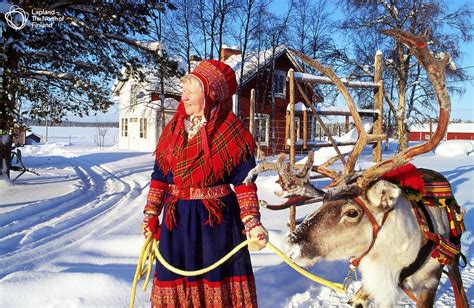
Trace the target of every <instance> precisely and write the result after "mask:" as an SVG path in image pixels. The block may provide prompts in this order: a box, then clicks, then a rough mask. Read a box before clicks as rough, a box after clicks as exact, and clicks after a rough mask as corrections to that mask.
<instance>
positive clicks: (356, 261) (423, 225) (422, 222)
mask: <svg viewBox="0 0 474 308" xmlns="http://www.w3.org/2000/svg"><path fill="white" fill-rule="evenodd" d="M353 200H354V201H355V202H356V203H357V204H358V205H360V206H361V207H362V209H363V210H364V213H365V215H367V219H368V220H369V222H370V224H371V225H372V241H371V243H370V245H369V247H368V248H367V249H366V250H365V251H364V253H362V254H361V255H360V256H359V257H357V258H352V259H350V260H349V265H350V267H351V269H352V270H355V268H357V267H359V265H360V262H361V260H362V259H363V258H364V257H365V256H366V255H367V254H368V253H369V252H370V251H371V250H372V248H373V247H374V244H375V241H376V240H377V236H378V234H379V232H380V229H382V227H383V225H384V224H385V221H386V220H387V217H388V215H389V214H390V213H391V212H392V210H393V208H392V209H390V210H389V211H387V212H385V214H384V215H383V218H382V222H381V223H380V225H379V224H378V223H377V220H376V219H375V217H374V215H373V214H372V212H371V211H370V210H369V208H368V207H367V206H366V205H365V203H364V202H363V201H362V200H361V199H360V198H358V197H355V198H353ZM413 211H414V213H415V217H416V219H417V222H418V225H419V226H420V229H421V231H422V233H423V235H424V237H425V238H426V239H427V240H429V241H430V240H431V241H434V242H435V243H436V244H438V246H439V245H440V243H441V242H443V241H442V238H441V236H440V235H439V234H434V233H432V232H429V231H427V222H426V218H425V217H423V215H422V214H421V213H420V211H419V209H418V208H417V207H416V205H415V204H413ZM449 248H451V247H449ZM459 252H460V251H457V253H459ZM454 253H455V252H454ZM440 263H441V262H440ZM454 266H456V265H454ZM443 272H444V273H446V274H447V275H448V277H449V279H450V281H451V284H452V286H453V290H454V298H455V301H456V307H463V304H462V296H461V293H460V289H459V286H458V285H457V283H456V281H455V279H454V277H453V276H452V274H451V272H446V271H444V270H443ZM400 288H401V289H402V290H403V291H404V292H405V293H406V294H407V296H408V297H410V298H411V299H412V300H413V301H414V302H415V303H418V299H417V298H416V297H415V295H414V294H413V293H412V292H411V291H410V290H408V289H407V288H405V286H404V285H403V283H402V282H400Z"/></svg>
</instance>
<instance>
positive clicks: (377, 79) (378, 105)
mask: <svg viewBox="0 0 474 308" xmlns="http://www.w3.org/2000/svg"><path fill="white" fill-rule="evenodd" d="M374 83H376V84H378V85H379V86H378V87H377V88H376V89H375V90H374V111H377V112H378V114H377V120H375V121H374V128H373V134H374V135H381V134H382V121H383V88H382V87H383V84H382V52H381V51H380V50H379V51H377V53H376V55H375V70H374ZM372 160H373V161H374V162H375V163H379V162H381V161H382V140H378V141H377V142H376V143H375V144H374V146H373V148H372Z"/></svg>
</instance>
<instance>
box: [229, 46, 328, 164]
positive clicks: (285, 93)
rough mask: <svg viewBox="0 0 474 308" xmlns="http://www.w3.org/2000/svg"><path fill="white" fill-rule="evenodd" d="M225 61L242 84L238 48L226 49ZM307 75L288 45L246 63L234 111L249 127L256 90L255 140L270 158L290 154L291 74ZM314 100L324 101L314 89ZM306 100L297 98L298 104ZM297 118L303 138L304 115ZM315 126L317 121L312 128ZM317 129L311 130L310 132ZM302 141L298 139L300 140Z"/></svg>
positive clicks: (309, 91) (307, 90) (310, 91)
mask: <svg viewBox="0 0 474 308" xmlns="http://www.w3.org/2000/svg"><path fill="white" fill-rule="evenodd" d="M221 59H222V60H223V61H224V62H225V63H227V64H229V65H230V66H231V67H232V68H233V69H234V70H235V71H236V74H237V81H240V75H241V67H242V57H241V55H240V51H238V50H235V49H229V48H225V49H222V54H221ZM290 69H293V70H294V71H295V72H303V71H304V69H303V66H302V61H301V60H300V59H299V57H298V56H297V55H295V54H294V53H292V52H291V51H290V50H289V49H288V48H287V47H286V46H279V47H278V48H276V50H275V51H274V52H272V50H266V51H264V52H261V53H259V54H258V53H254V54H250V55H249V56H247V57H246V59H245V62H244V71H243V78H242V80H241V85H240V95H239V99H237V98H235V99H234V106H233V110H234V112H235V113H236V114H237V115H238V116H239V117H240V118H241V119H242V120H243V121H244V122H245V123H246V124H247V125H248V124H249V116H250V92H251V90H252V89H255V132H254V136H255V140H256V141H257V143H258V144H259V145H260V148H261V149H262V150H263V151H264V152H265V154H266V155H275V154H278V153H280V152H287V151H288V150H287V149H285V129H286V125H285V124H286V111H287V106H288V104H289V87H288V81H287V75H288V71H289V70H290ZM305 90H306V93H307V95H308V96H309V97H310V98H312V99H313V102H314V101H321V100H322V98H321V97H320V96H318V95H317V94H316V93H317V91H314V90H313V89H311V88H308V89H305ZM302 101H303V98H302V97H301V96H299V93H298V94H297V96H296V103H298V102H302ZM300 116H301V119H300V118H299V117H297V118H296V125H295V130H297V132H296V134H295V135H296V136H299V137H300V139H301V138H302V133H301V131H302V125H300V123H303V122H302V114H301V115H300ZM311 125H313V126H314V125H315V123H314V121H312V122H310V123H309V126H311ZM311 129H312V131H314V127H310V128H309V131H310V130H311ZM296 142H298V140H296Z"/></svg>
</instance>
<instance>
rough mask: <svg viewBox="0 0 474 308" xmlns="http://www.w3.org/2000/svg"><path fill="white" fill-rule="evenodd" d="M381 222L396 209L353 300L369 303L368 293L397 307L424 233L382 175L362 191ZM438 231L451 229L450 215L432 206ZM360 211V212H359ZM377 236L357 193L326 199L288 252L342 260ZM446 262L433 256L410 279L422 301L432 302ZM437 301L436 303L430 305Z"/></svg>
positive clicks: (364, 264) (310, 260) (300, 258)
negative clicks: (402, 277)
mask: <svg viewBox="0 0 474 308" xmlns="http://www.w3.org/2000/svg"><path fill="white" fill-rule="evenodd" d="M359 198H361V199H362V200H363V201H364V202H365V204H366V206H367V207H368V208H369V210H370V211H371V212H372V214H373V215H374V217H375V218H376V220H377V222H378V223H379V224H380V223H381V221H382V217H383V215H384V213H385V212H386V211H389V210H391V209H393V210H392V212H390V213H389V214H388V218H387V220H386V221H385V223H384V225H383V226H382V228H381V230H380V232H379V234H378V237H377V239H376V241H375V244H374V246H373V248H372V249H371V251H370V252H369V253H368V254H367V255H366V256H365V257H364V258H363V259H362V260H361V263H360V265H359V270H360V272H361V273H362V288H363V290H361V291H360V293H359V292H358V294H357V295H356V296H355V298H354V299H353V305H354V306H357V307H360V306H358V305H362V306H366V304H367V302H366V301H367V296H365V295H364V294H363V293H364V292H366V293H367V295H369V297H370V298H371V299H373V301H374V302H375V303H376V304H377V305H378V306H381V307H393V306H394V305H395V304H396V303H397V301H398V299H399V298H400V296H401V293H402V290H401V289H400V287H399V276H400V272H401V270H402V269H403V268H405V267H406V266H408V265H410V264H411V263H412V262H413V261H414V260H415V259H416V257H417V255H418V252H419V250H420V248H421V246H422V245H423V244H424V238H423V235H422V233H421V230H420V227H419V225H418V222H417V220H416V217H415V216H414V214H413V212H412V206H411V203H410V201H408V200H407V199H406V198H405V197H404V196H403V195H402V194H401V190H400V189H399V188H398V187H397V186H396V185H394V184H392V183H389V182H386V181H383V180H380V181H377V182H376V183H375V184H374V185H372V186H371V187H370V188H369V189H368V190H367V192H366V194H365V195H362V196H359ZM354 211H355V212H354ZM429 211H430V215H431V218H432V220H433V223H434V228H435V232H436V233H439V234H441V235H443V236H448V234H449V227H448V226H449V223H448V220H447V217H446V215H445V214H444V212H443V211H442V210H440V209H439V208H429ZM354 216H355V217H354ZM371 241H372V225H371V224H370V222H369V220H368V218H367V216H366V215H365V214H364V210H363V209H362V207H361V206H360V205H358V204H357V203H355V202H354V201H352V200H351V199H343V200H338V201H330V202H325V203H324V205H323V206H322V207H321V208H320V209H319V210H318V211H316V212H315V213H313V214H311V215H310V216H309V217H308V218H307V219H305V221H304V222H303V223H302V224H301V226H300V227H299V228H298V229H297V230H296V231H295V232H294V233H293V234H291V235H290V236H289V240H288V244H289V247H288V254H289V255H290V257H291V258H292V259H294V260H295V262H297V263H299V264H302V265H304V266H308V265H312V264H314V263H315V262H316V261H317V260H319V259H324V260H338V259H339V260H340V259H346V260H347V259H349V258H351V257H354V256H355V257H358V256H360V255H361V254H362V253H364V251H365V250H366V249H367V248H368V247H369V245H370V243H371ZM441 271H442V266H441V265H440V264H439V263H438V262H437V261H436V260H434V259H432V258H429V260H428V261H427V262H425V264H423V266H422V267H421V268H420V269H419V270H418V271H417V272H416V273H415V274H414V275H412V276H410V277H408V278H407V279H406V280H405V282H404V284H405V287H406V288H407V289H409V290H411V291H412V292H413V293H414V294H415V295H416V296H418V297H419V303H418V305H419V306H421V307H423V306H432V303H433V301H434V295H435V293H436V289H437V287H438V283H439V279H440V276H441ZM430 303H431V305H430Z"/></svg>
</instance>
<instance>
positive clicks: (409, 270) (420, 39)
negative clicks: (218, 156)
mask: <svg viewBox="0 0 474 308" xmlns="http://www.w3.org/2000/svg"><path fill="white" fill-rule="evenodd" d="M385 34H387V35H390V36H393V37H394V38H396V39H397V40H399V41H400V42H402V43H403V44H405V45H407V46H408V47H409V48H410V49H411V51H412V52H413V54H414V55H415V56H416V57H417V59H418V60H419V61H420V62H421V63H422V64H423V66H424V67H425V68H426V70H427V73H428V75H429V77H430V80H431V82H432V83H433V86H434V89H435V91H436V95H437V99H438V102H439V107H440V108H439V109H440V115H439V122H438V126H437V130H436V132H435V133H434V135H433V136H432V138H431V139H430V140H429V141H427V142H426V143H424V144H421V145H416V146H413V147H410V148H408V149H407V150H405V151H403V152H401V153H399V154H398V155H396V156H394V157H392V158H390V159H388V160H385V161H382V162H380V163H378V164H375V165H374V166H372V167H370V168H368V169H367V170H365V171H364V172H353V171H352V169H353V167H354V164H355V162H356V161H357V158H358V156H359V154H360V153H361V151H362V149H363V147H364V146H365V145H366V144H367V141H368V140H374V139H375V137H374V136H371V135H368V134H366V133H365V132H364V130H363V128H362V125H361V120H360V118H359V116H358V114H357V112H352V111H353V110H354V111H355V106H354V105H353V102H352V100H351V98H350V95H349V94H348V92H347V89H345V87H344V85H343V84H342V83H341V82H340V80H339V79H338V78H337V77H336V76H335V74H334V72H333V71H332V70H331V69H327V68H324V67H322V66H321V65H320V64H319V63H317V61H315V60H312V59H309V58H307V57H306V56H304V55H303V54H301V53H300V54H299V55H300V57H302V58H303V60H304V61H305V62H306V63H308V64H309V65H312V66H313V67H315V68H317V69H318V70H320V71H321V72H322V73H324V74H326V75H327V76H328V77H329V78H331V79H332V80H333V82H334V84H335V85H336V86H337V87H338V88H339V90H340V91H341V92H343V95H344V97H345V98H346V102H347V103H348V105H349V109H350V110H351V113H352V116H353V117H354V122H355V124H356V126H357V127H358V131H359V138H358V141H357V144H356V146H355V148H354V150H353V152H352V153H351V155H350V157H349V158H348V160H347V164H346V169H345V170H344V174H343V175H340V174H339V173H337V172H335V171H332V170H329V169H327V168H326V167H325V166H323V167H322V166H318V167H312V155H313V154H312V152H310V154H309V158H308V161H307V163H306V164H305V166H304V167H303V168H302V169H301V170H299V171H298V172H296V171H294V169H292V168H291V167H290V166H289V164H288V163H286V164H285V162H284V161H285V157H284V156H280V157H279V158H278V160H277V162H276V163H273V164H272V163H268V162H265V161H264V162H263V163H261V164H259V166H257V168H256V169H255V171H254V172H255V173H258V172H260V171H263V170H267V169H275V170H277V171H278V174H279V176H280V181H279V184H280V185H281V186H282V189H283V190H282V192H280V196H284V197H287V198H288V201H287V202H286V203H285V204H283V205H280V208H281V207H287V206H290V205H292V204H295V203H297V202H300V203H301V202H309V201H314V200H323V205H322V207H321V208H319V209H318V210H317V211H315V212H314V213H312V214H311V215H309V216H308V217H307V218H306V219H305V220H304V221H303V222H302V224H301V225H300V226H299V227H298V228H297V230H296V231H295V232H293V233H291V234H290V235H289V236H288V241H287V242H288V248H287V252H288V254H289V256H290V257H291V258H292V259H293V260H294V261H295V262H297V263H298V264H300V265H302V266H311V265H313V264H314V263H315V262H317V261H318V260H341V259H342V260H350V261H349V263H350V266H351V267H352V268H354V269H355V268H358V269H359V270H360V272H361V273H362V288H361V289H360V290H359V291H358V292H357V293H356V294H355V295H354V297H353V298H352V300H351V301H350V302H349V303H350V304H352V305H353V306H354V307H367V306H368V304H369V301H370V300H373V301H374V303H375V304H376V305H378V306H383V307H393V306H394V305H395V304H396V303H397V301H398V299H399V297H400V294H401V291H402V290H403V291H405V293H406V294H407V295H408V296H410V297H411V298H412V299H413V300H415V302H416V305H417V307H432V306H433V303H434V300H435V295H436V290H437V287H438V284H439V280H440V277H441V274H442V272H443V268H444V267H445V266H447V267H448V269H449V276H450V278H451V282H452V284H453V289H454V290H455V293H456V294H455V295H456V296H455V298H456V305H457V307H467V306H468V301H467V297H466V294H465V291H464V288H463V286H462V280H461V275H460V273H459V269H458V261H459V257H460V256H461V255H462V254H460V235H459V237H458V238H457V239H455V240H454V242H455V243H451V242H449V241H446V240H443V239H449V238H450V236H452V234H451V232H452V230H451V228H450V220H449V219H448V218H449V217H448V214H447V212H446V209H445V208H441V207H434V206H423V202H424V201H426V200H423V199H422V200H419V201H418V202H414V201H412V200H409V198H408V196H407V195H406V194H405V193H403V191H402V187H401V186H398V185H397V184H396V183H392V182H390V181H387V180H386V179H384V175H387V174H389V173H390V172H392V173H393V171H394V170H401V169H398V168H400V167H401V168H402V169H403V168H405V169H406V167H402V166H405V165H406V164H407V163H408V161H409V160H410V159H411V158H413V157H414V156H416V155H419V154H422V153H426V152H428V151H431V150H432V149H433V148H434V146H435V145H437V144H438V143H439V141H440V140H441V139H442V138H443V136H444V133H445V130H446V127H447V124H448V122H449V113H450V100H449V96H448V94H447V91H446V86H445V68H446V65H447V63H448V60H449V59H448V57H447V56H445V57H444V58H442V59H435V58H433V56H432V54H431V53H430V51H429V50H428V48H427V41H428V38H427V35H425V36H414V35H412V34H410V33H406V32H403V31H399V30H389V31H385ZM413 169H415V168H414V167H413ZM310 170H313V171H317V172H320V173H322V174H325V175H327V176H329V177H331V178H332V179H333V182H332V183H331V184H330V185H328V186H327V187H326V188H327V191H323V190H320V189H316V188H314V187H313V186H312V185H311V184H310V183H309V171H310ZM412 171H413V170H412ZM396 172H397V171H395V173H396ZM414 172H415V174H417V173H418V174H419V175H421V176H431V177H433V178H434V179H435V180H436V181H443V182H447V180H446V179H445V178H444V177H443V176H442V175H441V174H439V173H437V172H434V171H431V170H426V169H418V170H416V169H415V171H414ZM253 174H254V173H252V175H253ZM250 177H251V175H250ZM451 210H453V209H451ZM451 214H452V217H454V218H453V219H452V220H451V222H453V220H454V222H453V223H456V224H457V225H462V215H463V213H461V212H460V211H459V208H455V209H454V210H453V212H452V213H451ZM453 215H454V216H453ZM443 248H444V249H445V250H447V255H449V253H451V256H450V257H447V259H446V258H445V259H443V262H442V263H443V264H442V263H440V260H441V258H439V259H435V258H433V257H432V255H433V256H436V253H437V252H438V251H439V250H440V249H441V250H443ZM445 252H446V251H445ZM438 255H439V254H438ZM444 257H446V255H444Z"/></svg>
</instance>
